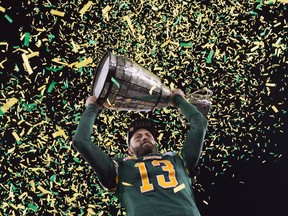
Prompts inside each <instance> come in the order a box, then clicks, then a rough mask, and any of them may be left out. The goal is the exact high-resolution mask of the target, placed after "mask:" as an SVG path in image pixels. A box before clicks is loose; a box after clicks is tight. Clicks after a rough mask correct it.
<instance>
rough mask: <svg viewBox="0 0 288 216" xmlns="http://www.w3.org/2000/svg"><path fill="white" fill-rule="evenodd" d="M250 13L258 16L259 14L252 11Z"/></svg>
mask: <svg viewBox="0 0 288 216" xmlns="http://www.w3.org/2000/svg"><path fill="white" fill-rule="evenodd" d="M249 13H250V14H252V15H258V13H257V12H255V11H250V12H249Z"/></svg>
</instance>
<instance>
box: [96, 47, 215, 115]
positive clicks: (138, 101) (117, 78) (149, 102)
mask: <svg viewBox="0 0 288 216" xmlns="http://www.w3.org/2000/svg"><path fill="white" fill-rule="evenodd" d="M204 91H206V95H203V94H199V93H200V92H199V91H197V92H195V93H197V94H194V95H193V94H191V95H190V96H188V97H189V98H190V101H189V102H191V103H192V104H194V105H195V106H196V108H197V109H198V110H199V111H201V112H202V114H204V115H206V114H207V113H208V111H209V107H210V101H209V98H210V97H211V96H212V91H210V90H208V89H206V90H204ZM92 94H93V95H94V96H96V97H97V103H98V104H99V105H103V106H104V107H105V108H107V109H112V110H124V111H151V110H153V109H155V108H159V109H161V108H164V107H166V106H169V102H170V95H171V91H170V89H169V88H168V87H167V86H165V85H163V84H162V83H161V80H160V78H159V77H157V76H156V75H154V74H153V73H151V72H150V71H148V70H146V69H145V68H143V67H142V66H140V65H138V64H137V63H135V62H133V61H131V60H130V59H128V58H126V57H123V56H117V55H115V54H112V53H111V52H106V53H105V55H104V56H103V57H102V59H101V60H100V62H99V65H98V68H97V70H96V72H95V74H94V78H93V84H92Z"/></svg>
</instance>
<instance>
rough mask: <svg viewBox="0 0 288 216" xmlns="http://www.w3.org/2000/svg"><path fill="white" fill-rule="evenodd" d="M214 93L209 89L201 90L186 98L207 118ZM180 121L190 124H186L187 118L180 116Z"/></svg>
mask: <svg viewBox="0 0 288 216" xmlns="http://www.w3.org/2000/svg"><path fill="white" fill-rule="evenodd" d="M212 95H213V92H212V91H211V90H210V89H208V88H203V89H199V90H197V91H195V92H193V93H191V94H189V95H187V96H186V100H187V101H188V102H189V103H191V104H193V105H194V106H195V108H196V109H197V110H198V111H200V112H201V113H202V115H203V116H207V114H208V112H209V110H210V107H211V97H212ZM179 119H180V121H181V122H182V123H184V124H188V125H189V123H186V122H185V118H183V116H180V115H179Z"/></svg>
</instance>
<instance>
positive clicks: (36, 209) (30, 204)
mask: <svg viewBox="0 0 288 216" xmlns="http://www.w3.org/2000/svg"><path fill="white" fill-rule="evenodd" d="M28 208H30V209H32V210H33V211H34V212H37V211H38V208H39V207H38V206H36V205H34V204H32V203H29V204H28Z"/></svg>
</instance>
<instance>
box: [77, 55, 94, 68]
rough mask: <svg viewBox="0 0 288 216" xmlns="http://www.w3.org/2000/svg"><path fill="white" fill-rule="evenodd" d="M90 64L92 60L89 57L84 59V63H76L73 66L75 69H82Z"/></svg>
mask: <svg viewBox="0 0 288 216" xmlns="http://www.w3.org/2000/svg"><path fill="white" fill-rule="evenodd" d="M92 62H93V59H92V58H91V57H89V58H87V59H85V60H84V61H81V62H79V63H77V64H76V65H75V67H76V68H80V67H84V66H86V65H88V64H90V63H92Z"/></svg>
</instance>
